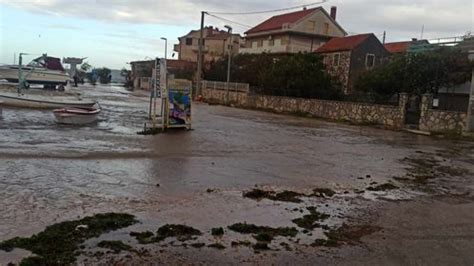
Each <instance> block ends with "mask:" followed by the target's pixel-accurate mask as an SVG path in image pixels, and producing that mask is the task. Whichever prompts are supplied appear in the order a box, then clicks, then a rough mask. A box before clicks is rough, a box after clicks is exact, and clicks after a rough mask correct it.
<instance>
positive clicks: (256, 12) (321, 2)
mask: <svg viewBox="0 0 474 266" xmlns="http://www.w3.org/2000/svg"><path fill="white" fill-rule="evenodd" d="M328 1H329V0H322V1H319V2H314V3H310V4H305V5H298V6H293V7H287V8H280V9H272V10H264V11H249V12H207V13H208V14H209V13H213V14H219V15H255V14H265V13H275V12H281V11H288V10H293V9H297V8H302V7H308V6H315V5H319V4H323V3H326V2H328Z"/></svg>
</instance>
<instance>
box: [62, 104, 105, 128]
mask: <svg viewBox="0 0 474 266" xmlns="http://www.w3.org/2000/svg"><path fill="white" fill-rule="evenodd" d="M100 111H101V109H100V106H99V105H98V104H96V105H94V106H93V107H64V108H61V109H55V110H53V114H54V117H55V118H56V122H57V123H59V124H67V125H84V124H90V123H93V122H95V121H97V118H98V116H99V113H100Z"/></svg>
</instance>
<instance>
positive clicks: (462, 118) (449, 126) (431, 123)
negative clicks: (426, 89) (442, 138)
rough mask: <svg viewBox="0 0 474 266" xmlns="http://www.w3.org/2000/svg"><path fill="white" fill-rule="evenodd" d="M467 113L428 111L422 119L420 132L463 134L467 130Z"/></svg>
mask: <svg viewBox="0 0 474 266" xmlns="http://www.w3.org/2000/svg"><path fill="white" fill-rule="evenodd" d="M466 120H467V114H466V113H465V112H454V111H440V110H428V111H427V112H426V113H425V115H423V116H421V118H420V130H423V131H432V132H443V131H455V132H462V131H463V130H464V129H465V128H466Z"/></svg>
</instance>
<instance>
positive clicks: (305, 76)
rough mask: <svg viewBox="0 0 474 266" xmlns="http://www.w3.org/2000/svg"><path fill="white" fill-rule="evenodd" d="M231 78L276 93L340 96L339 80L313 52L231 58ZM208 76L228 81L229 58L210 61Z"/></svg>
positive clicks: (261, 90)
mask: <svg viewBox="0 0 474 266" xmlns="http://www.w3.org/2000/svg"><path fill="white" fill-rule="evenodd" d="M232 61H233V62H232V64H231V81H232V82H241V83H249V84H250V86H252V87H257V88H259V90H260V92H261V93H263V94H268V95H275V96H288V97H304V98H322V99H340V98H341V95H342V93H341V89H340V85H339V84H338V82H337V81H336V80H335V79H334V78H332V77H331V76H330V75H329V74H327V73H326V71H325V67H324V65H323V62H322V57H321V56H319V55H316V54H312V53H299V54H291V55H270V54H256V55H253V54H240V55H236V56H234V57H233V59H232ZM204 75H205V79H207V80H217V81H226V80H227V59H225V58H222V59H221V60H219V61H217V62H215V63H213V64H211V67H210V69H209V70H208V71H206V72H205V73H204Z"/></svg>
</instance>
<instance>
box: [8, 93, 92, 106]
mask: <svg viewBox="0 0 474 266" xmlns="http://www.w3.org/2000/svg"><path fill="white" fill-rule="evenodd" d="M0 100H1V101H3V105H4V106H11V107H20V108H39V109H54V108H61V107H64V106H77V107H92V106H94V104H96V102H95V101H91V100H80V99H77V98H75V97H67V96H52V97H47V96H42V95H26V94H20V95H19V94H18V93H7V92H0Z"/></svg>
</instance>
